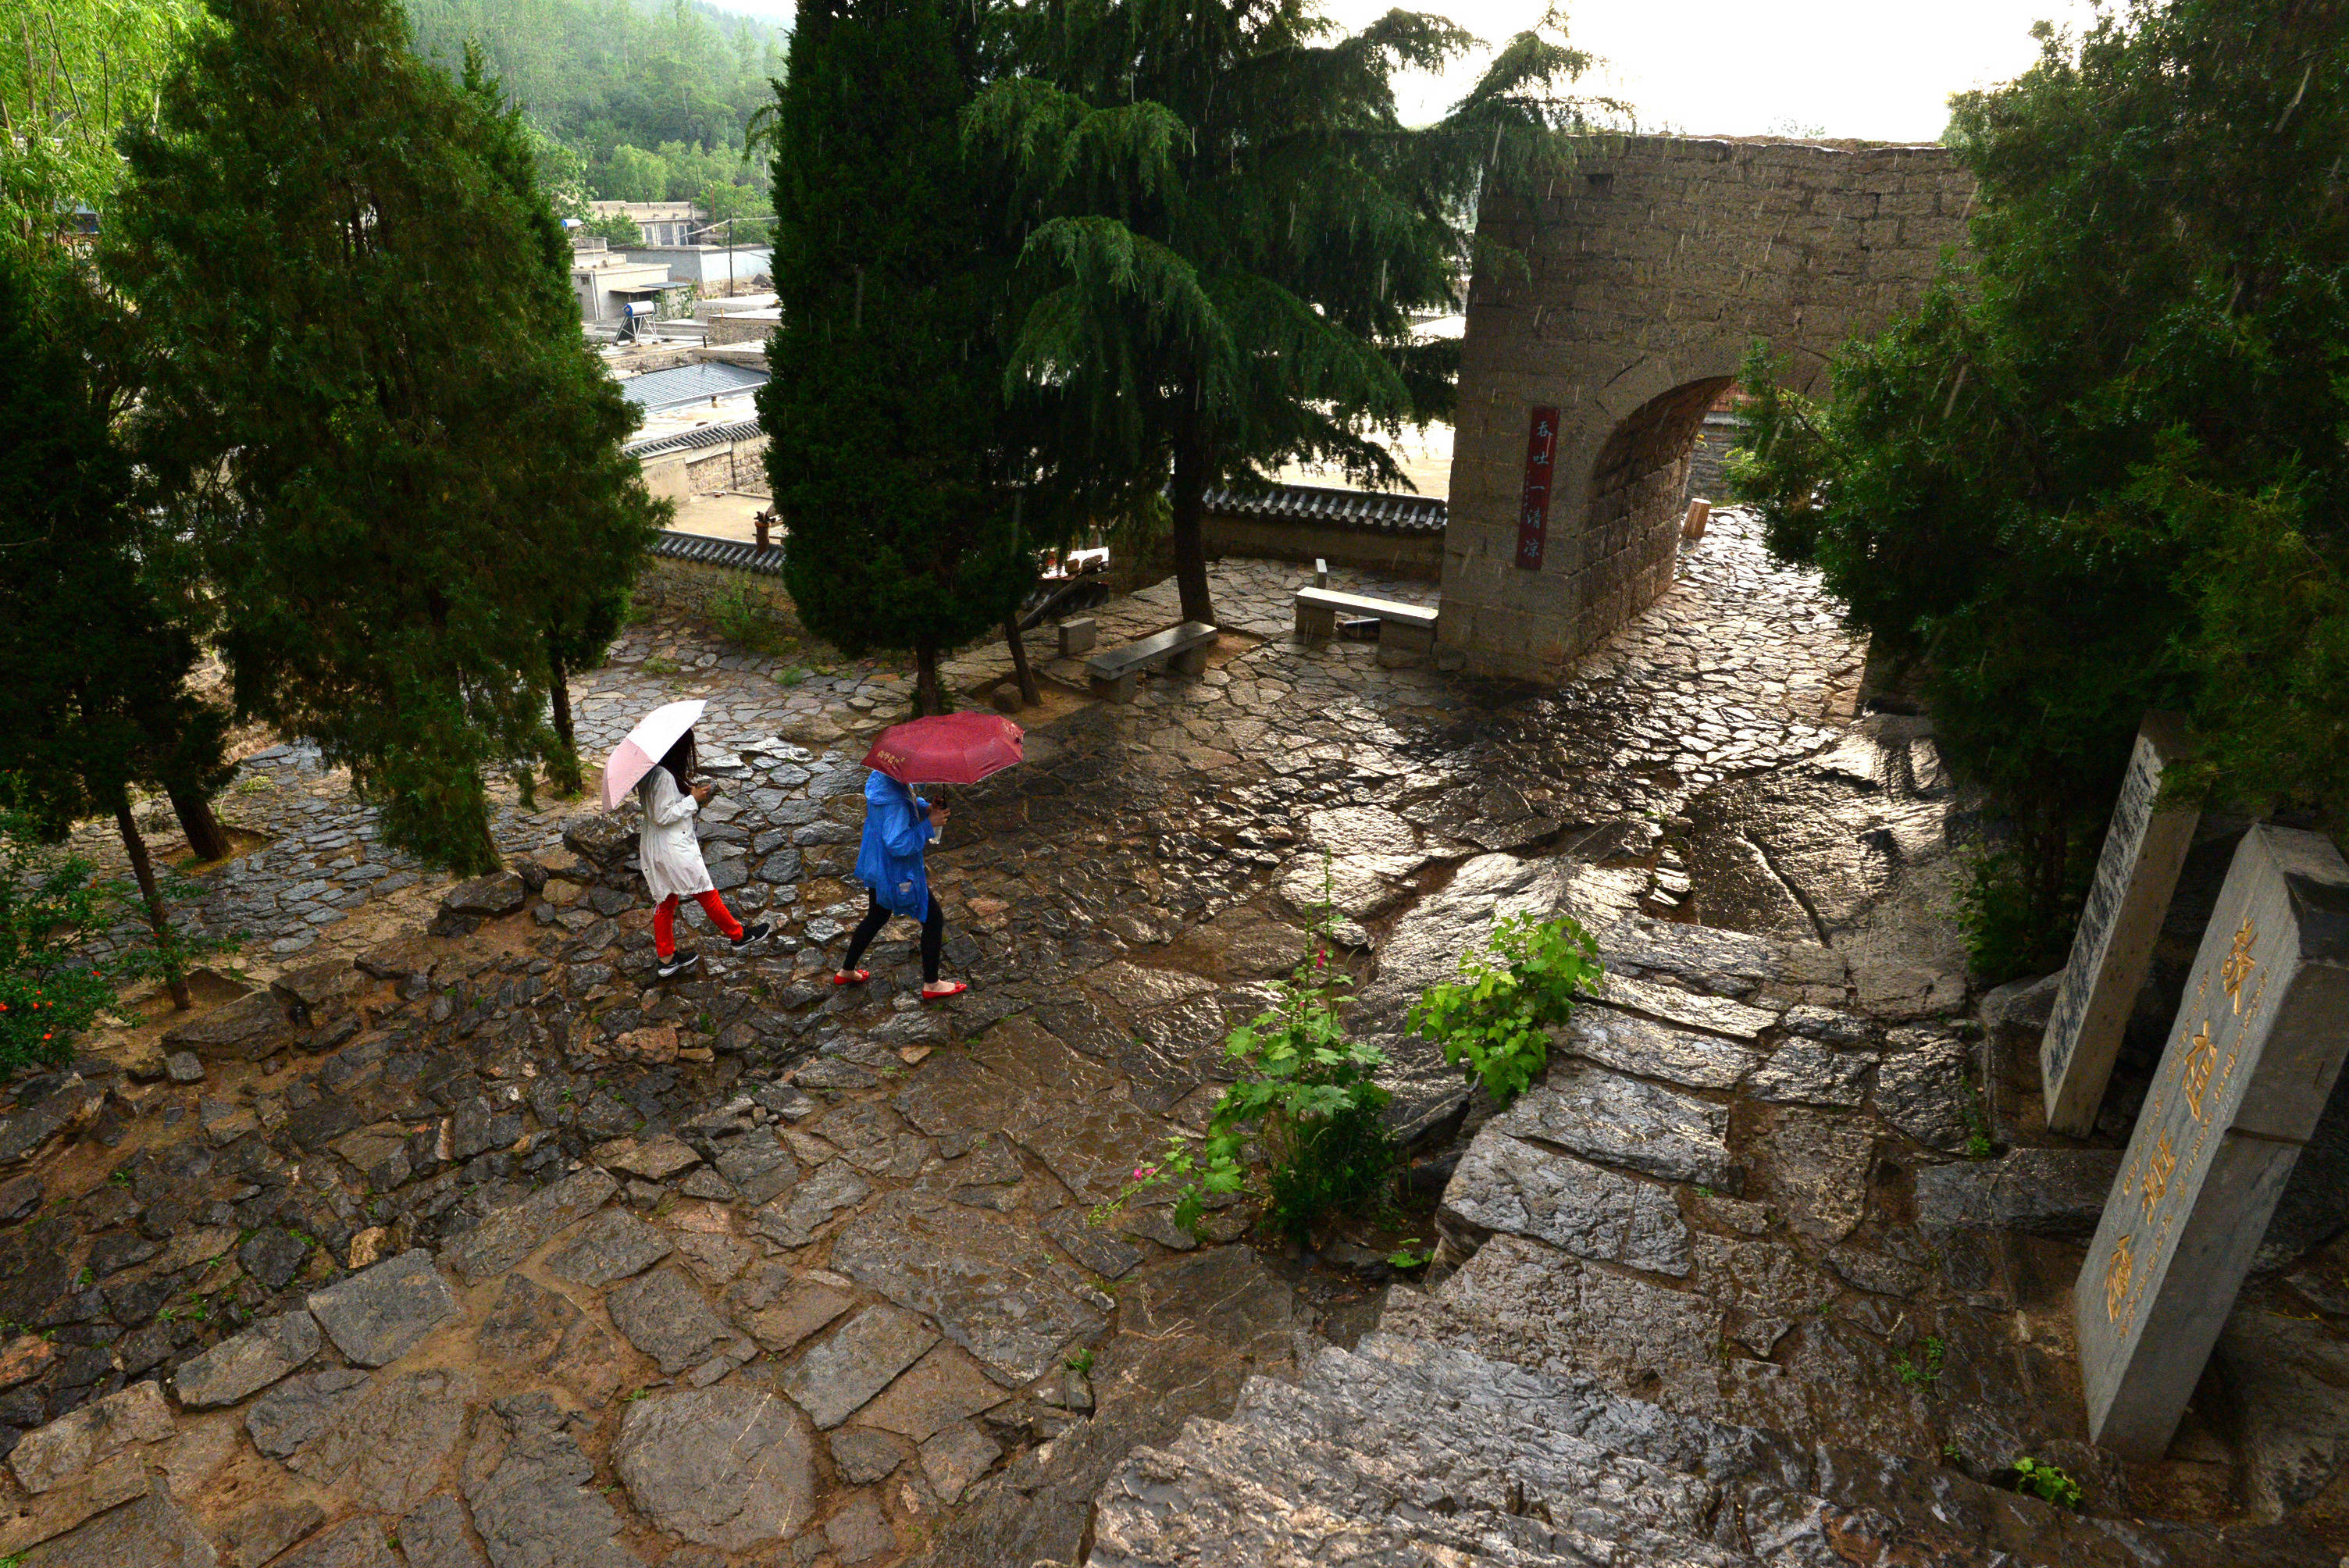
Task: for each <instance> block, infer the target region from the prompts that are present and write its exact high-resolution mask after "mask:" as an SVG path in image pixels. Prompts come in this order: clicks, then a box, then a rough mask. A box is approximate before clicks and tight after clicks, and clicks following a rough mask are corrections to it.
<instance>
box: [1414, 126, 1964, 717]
mask: <svg viewBox="0 0 2349 1568" xmlns="http://www.w3.org/2000/svg"><path fill="white" fill-rule="evenodd" d="M1972 196H1973V181H1972V178H1971V176H1970V175H1968V174H1967V173H1966V172H1965V170H1963V169H1962V168H1961V167H1960V166H1959V164H1958V162H1957V160H1956V159H1955V158H1954V157H1953V156H1952V155H1951V153H1950V151H1949V150H1947V149H1945V148H1940V147H1932V146H1927V147H1892V146H1878V145H1873V144H1868V143H1857V142H1837V143H1825V144H1816V145H1814V144H1802V143H1785V142H1769V141H1738V140H1682V139H1671V138H1662V137H1637V138H1632V139H1630V140H1628V141H1626V142H1623V143H1621V144H1620V145H1619V149H1618V150H1615V151H1613V152H1610V153H1609V154H1608V155H1606V156H1604V157H1601V158H1598V159H1594V160H1588V161H1586V162H1584V163H1583V164H1582V165H1580V166H1579V167H1578V168H1577V169H1576V170H1574V171H1573V172H1572V173H1571V174H1568V175H1565V176H1561V177H1560V178H1559V179H1557V181H1554V182H1553V183H1552V184H1551V185H1550V187H1549V188H1548V189H1547V190H1545V191H1539V192H1535V193H1528V194H1526V195H1525V196H1521V197H1515V198H1512V197H1507V196H1500V197H1490V198H1488V199H1487V200H1486V201H1485V211H1484V215H1483V218H1482V221H1481V222H1480V223H1479V226H1478V232H1479V233H1480V235H1482V236H1483V237H1485V238H1486V239H1488V240H1492V241H1496V242H1499V244H1500V245H1502V246H1506V248H1507V250H1508V252H1510V253H1513V255H1511V256H1509V257H1505V258H1504V259H1503V260H1502V261H1501V262H1500V263H1495V264H1485V265H1480V266H1479V267H1478V269H1477V273H1476V276H1475V280H1474V282H1473V283H1472V284H1471V287H1470V291H1469V303H1468V322H1467V335H1466V339H1465V341H1464V344H1463V346H1462V351H1461V367H1460V409H1459V418H1458V435H1457V440H1456V443H1455V446H1454V453H1453V463H1452V497H1451V503H1452V504H1451V516H1450V521H1449V522H1448V524H1447V527H1446V529H1445V534H1444V614H1443V619H1442V622H1441V624H1440V636H1441V645H1440V655H1441V656H1442V659H1443V662H1444V664H1445V665H1453V666H1458V667H1464V668H1467V669H1470V670H1473V671H1475V672H1477V673H1480V674H1485V675H1496V676H1519V677H1522V678H1525V679H1529V680H1539V681H1554V680H1557V678H1559V677H1560V676H1563V675H1564V674H1565V673H1566V671H1567V668H1568V665H1570V663H1571V662H1572V661H1573V660H1574V659H1575V658H1576V657H1577V656H1578V655H1580V654H1582V653H1584V652H1586V651H1587V650H1588V649H1589V648H1590V647H1592V646H1593V645H1596V644H1597V643H1598V642H1599V640H1600V639H1601V638H1603V637H1605V636H1606V635H1607V634H1609V632H1612V631H1613V630H1615V628H1617V627H1618V626H1620V625H1621V624H1623V623H1624V622H1625V621H1627V620H1629V619H1630V617H1631V616H1633V615H1634V614H1638V613H1639V612H1640V610H1641V609H1642V608H1644V607H1645V606H1646V605H1647V604H1649V603H1651V602H1652V601H1653V600H1654V599H1655V598H1656V597H1657V595H1659V594H1660V593H1662V592H1663V591H1664V589H1665V588H1666V587H1668V586H1669V585H1670V584H1671V573H1672V564H1673V561H1674V559H1675V557H1676V554H1677V552H1678V547H1679V539H1680V522H1681V510H1682V508H1681V500H1682V485H1683V484H1684V482H1685V480H1686V477H1687V472H1688V454H1689V449H1690V447H1691V445H1692V442H1693V441H1694V439H1695V436H1696V433H1697V430H1698V428H1699V426H1700V425H1701V424H1702V421H1703V418H1704V413H1705V409H1706V408H1707V407H1709V406H1710V405H1711V404H1712V403H1713V400H1714V399H1715V398H1716V397H1719V396H1720V394H1721V393H1722V391H1723V389H1724V388H1726V387H1728V386H1729V384H1730V381H1731V379H1732V378H1733V377H1734V376H1735V375H1736V373H1737V367H1738V363H1739V361H1740V360H1741V359H1742V358H1743V357H1744V354H1745V350H1746V346H1748V345H1749V344H1751V343H1752V342H1753V341H1754V339H1755V338H1756V337H1764V338H1767V339H1769V340H1770V342H1771V344H1772V345H1773V346H1774V347H1775V349H1776V350H1777V352H1779V353H1780V354H1782V355H1783V354H1791V355H1792V356H1794V359H1795V380H1796V382H1797V383H1798V384H1800V385H1802V386H1804V387H1810V388H1816V386H1817V385H1818V384H1819V383H1821V382H1822V381H1823V380H1824V372H1825V369H1826V363H1827V360H1828V359H1829V357H1830V356H1832V355H1833V354H1834V353H1835V352H1836V349H1837V346H1839V345H1841V344H1842V343H1843V342H1844V341H1845V340H1846V339H1847V338H1848V337H1851V336H1852V335H1855V334H1859V333H1868V332H1874V331H1876V330H1878V329H1879V328H1881V327H1883V326H1884V325H1887V324H1888V323H1889V322H1890V321H1891V320H1892V319H1893V317H1895V316H1896V315H1899V314H1900V313H1901V312H1903V311H1905V310H1907V309H1909V307H1911V306H1913V305H1914V304H1916V303H1917V301H1918V299H1919V298H1920V296H1921V294H1923V292H1924V290H1925V287H1926V285H1927V284H1929V283H1930V281H1931V279H1932V276H1933V273H1934V270H1935V267H1936V264H1937V263H1938V261H1939V258H1940V253H1941V252H1942V250H1943V249H1944V248H1946V247H1951V246H1957V245H1960V244H1961V243H1962V242H1963V241H1964V237H1965V223H1964V219H1965V213H1966V211H1967V209H1968V207H1969V206H1970V205H1971V201H1972Z"/></svg>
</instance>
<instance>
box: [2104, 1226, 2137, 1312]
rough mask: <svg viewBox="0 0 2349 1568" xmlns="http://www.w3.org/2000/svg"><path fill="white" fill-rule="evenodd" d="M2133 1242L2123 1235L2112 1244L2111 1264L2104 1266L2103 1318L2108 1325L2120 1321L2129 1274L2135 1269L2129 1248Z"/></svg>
mask: <svg viewBox="0 0 2349 1568" xmlns="http://www.w3.org/2000/svg"><path fill="white" fill-rule="evenodd" d="M2135 1240H2136V1238H2135V1237H2134V1236H2130V1235H2128V1234H2126V1233H2124V1234H2123V1235H2122V1237H2121V1239H2120V1240H2119V1241H2117V1242H2115V1243H2113V1258H2112V1262H2110V1263H2108V1264H2106V1265H2105V1318H2106V1321H2107V1322H2110V1323H2118V1322H2119V1321H2120V1320H2121V1307H2122V1305H2124V1304H2125V1303H2127V1300H2128V1288H2129V1273H2130V1271H2131V1270H2132V1269H2133V1268H2134V1267H2135V1262H2134V1260H2133V1259H2132V1258H2131V1257H2130V1255H2129V1247H2130V1244H2131V1243H2133V1242H2134V1241H2135Z"/></svg>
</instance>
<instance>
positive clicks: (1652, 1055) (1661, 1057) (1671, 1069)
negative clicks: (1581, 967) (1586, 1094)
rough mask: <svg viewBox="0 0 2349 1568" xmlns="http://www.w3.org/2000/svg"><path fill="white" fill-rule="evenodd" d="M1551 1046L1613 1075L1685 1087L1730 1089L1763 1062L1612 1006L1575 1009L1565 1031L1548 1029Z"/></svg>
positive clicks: (1710, 1037) (1756, 1055)
mask: <svg viewBox="0 0 2349 1568" xmlns="http://www.w3.org/2000/svg"><path fill="white" fill-rule="evenodd" d="M1550 1042H1551V1047H1552V1049H1554V1050H1556V1051H1557V1053H1558V1054H1560V1055H1561V1056H1574V1057H1587V1058H1588V1059H1589V1060H1591V1061H1594V1062H1597V1063H1599V1065H1600V1066H1601V1067H1608V1068H1614V1069H1615V1070H1616V1071H1617V1072H1621V1073H1629V1074H1631V1075H1632V1076H1634V1077H1637V1078H1661V1079H1662V1080H1663V1081H1664V1082H1666V1083H1671V1084H1678V1085H1680V1086H1681V1087H1682V1088H1706V1089H1728V1088H1735V1087H1736V1086H1737V1084H1738V1082H1739V1081H1740V1080H1741V1079H1743V1078H1744V1077H1745V1075H1746V1074H1747V1073H1749V1072H1751V1071H1753V1070H1754V1068H1755V1066H1757V1065H1758V1064H1759V1063H1760V1062H1761V1060H1762V1053H1761V1052H1759V1051H1754V1050H1749V1049H1747V1048H1746V1047H1743V1046H1739V1045H1736V1044H1733V1043H1732V1042H1731V1041H1728V1040H1724V1039H1722V1038H1721V1037H1718V1036H1715V1035H1701V1034H1696V1033H1693V1032H1692V1031H1689V1030H1686V1029H1675V1028H1672V1027H1671V1026H1669V1025H1664V1024H1659V1023H1657V1022H1655V1021H1654V1020H1652V1019H1650V1018H1642V1017H1640V1016H1638V1015H1636V1014H1632V1013H1619V1012H1617V1011H1616V1010H1615V1009H1614V1008H1612V1007H1597V1006H1586V1007H1577V1008H1576V1009H1575V1010H1574V1016H1572V1017H1570V1018H1568V1020H1567V1022H1566V1025H1565V1026H1564V1027H1562V1028H1557V1029H1552V1030H1551V1031H1550Z"/></svg>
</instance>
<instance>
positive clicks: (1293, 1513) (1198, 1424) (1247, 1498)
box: [1086, 1352, 1759, 1568]
mask: <svg viewBox="0 0 2349 1568" xmlns="http://www.w3.org/2000/svg"><path fill="white" fill-rule="evenodd" d="M1337 1354H1340V1355H1343V1354H1344V1352H1337ZM1463 1447H1464V1445H1463V1446H1462V1447H1455V1446H1454V1445H1453V1444H1451V1443H1449V1442H1447V1441H1446V1440H1445V1439H1443V1438H1435V1439H1433V1440H1430V1434H1429V1433H1428V1432H1427V1431H1426V1430H1425V1429H1412V1428H1410V1427H1407V1426H1398V1425H1396V1424H1394V1423H1392V1421H1391V1420H1390V1419H1389V1418H1386V1417H1385V1416H1382V1415H1379V1414H1376V1413H1374V1412H1372V1411H1371V1410H1369V1409H1366V1408H1362V1407H1361V1406H1356V1405H1350V1404H1349V1403H1348V1402H1347V1401H1346V1400H1345V1399H1344V1398H1342V1397H1340V1396H1338V1395H1335V1394H1332V1393H1330V1392H1329V1391H1327V1390H1316V1389H1311V1388H1299V1387H1292V1386H1289V1385H1286V1384H1279V1383H1276V1382H1273V1381H1271V1380H1270V1379H1265V1378H1255V1379H1251V1380H1250V1382H1249V1383H1248V1385H1247V1388H1246V1390H1245V1392H1244V1393H1243V1395H1242V1398H1241V1408H1240V1411H1239V1412H1238V1414H1237V1417H1236V1418H1235V1419H1233V1420H1231V1421H1221V1422H1219V1421H1205V1420H1193V1421H1191V1422H1190V1423H1189V1424H1187V1425H1186V1426H1185V1428H1184V1429H1183V1433H1182V1435H1181V1436H1180V1437H1179V1438H1178V1439H1176V1440H1175V1441H1174V1444H1173V1445H1172V1446H1171V1447H1170V1448H1167V1449H1147V1448H1144V1449H1135V1450H1134V1451H1133V1453H1132V1454H1130V1455H1129V1456H1128V1457H1127V1459H1126V1460H1125V1462H1124V1463H1123V1465H1121V1466H1120V1467H1119V1469H1118V1470H1116V1471H1115V1472H1114V1473H1113V1474H1112V1476H1111V1477H1110V1480H1109V1482H1108V1484H1107V1485H1106V1486H1105V1487H1104V1488H1103V1489H1102V1492H1101V1494H1100V1496H1099V1497H1098V1498H1097V1500H1096V1502H1095V1509H1094V1516H1093V1545H1092V1553H1091V1555H1090V1556H1089V1557H1088V1558H1087V1559H1086V1561H1087V1563H1089V1564H1090V1565H1091V1568H1272V1565H1274V1564H1289V1563H1349V1564H1381V1565H1383V1564H1392V1565H1393V1568H1403V1565H1405V1564H1413V1565H1418V1564H1432V1563H1452V1564H1460V1565H1462V1568H1465V1565H1466V1564H1469V1563H1476V1564H1491V1565H1494V1568H1759V1563H1758V1560H1756V1559H1754V1558H1752V1557H1749V1556H1746V1555H1744V1554H1742V1553H1730V1552H1725V1551H1723V1550H1722V1549H1720V1548H1719V1547H1716V1546H1714V1545H1713V1544H1712V1543H1711V1542H1707V1541H1703V1540H1701V1539H1696V1538H1694V1537H1692V1535H1690V1534H1689V1533H1687V1532H1684V1531H1682V1530H1678V1529H1673V1528H1671V1524H1670V1522H1671V1521H1672V1520H1673V1519H1674V1517H1675V1516H1683V1522H1692V1523H1695V1524H1696V1525H1697V1526H1698V1527H1699V1528H1702V1514H1703V1513H1704V1512H1706V1511H1709V1502H1708V1496H1709V1489H1707V1488H1705V1487H1704V1486H1703V1485H1702V1483H1697V1482H1692V1479H1691V1478H1686V1477H1681V1478H1671V1477H1668V1476H1667V1475H1666V1474H1665V1473H1664V1472H1662V1471H1661V1470H1656V1469H1655V1468H1654V1467H1651V1466H1647V1465H1644V1464H1641V1463H1640V1462H1639V1461H1626V1460H1609V1457H1608V1456H1606V1455H1604V1454H1600V1453H1599V1452H1598V1451H1597V1450H1595V1449H1588V1448H1587V1447H1578V1448H1568V1447H1567V1446H1565V1445H1560V1446H1559V1447H1557V1449H1555V1450H1554V1451H1552V1452H1550V1453H1548V1454H1547V1455H1546V1456H1543V1457H1544V1458H1546V1459H1547V1464H1536V1463H1531V1462H1523V1463H1518V1464H1516V1465H1514V1466H1508V1465H1504V1466H1502V1467H1500V1468H1495V1465H1494V1463H1493V1462H1492V1461H1493V1460H1494V1459H1495V1456H1493V1455H1490V1454H1484V1455H1479V1454H1475V1453H1474V1452H1468V1451H1462V1448H1463ZM1528 1457H1529V1458H1530V1456H1528ZM1577 1466H1582V1467H1586V1468H1584V1469H1583V1470H1582V1473H1580V1474H1579V1475H1577V1474H1575V1473H1574V1472H1575V1470H1576V1467H1577ZM1651 1488H1652V1489H1653V1490H1652V1491H1650V1490H1649V1489H1651ZM1691 1514H1693V1515H1695V1516H1697V1517H1695V1518H1692V1519H1689V1518H1685V1516H1688V1515H1691ZM1657 1521H1664V1522H1661V1523H1660V1522H1657Z"/></svg>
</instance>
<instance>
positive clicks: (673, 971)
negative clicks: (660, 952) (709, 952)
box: [653, 953, 701, 980]
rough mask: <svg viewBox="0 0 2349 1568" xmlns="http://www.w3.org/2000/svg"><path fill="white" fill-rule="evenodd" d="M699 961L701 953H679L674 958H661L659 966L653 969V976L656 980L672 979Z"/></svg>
mask: <svg viewBox="0 0 2349 1568" xmlns="http://www.w3.org/2000/svg"><path fill="white" fill-rule="evenodd" d="M700 962H701V954H698V953H680V954H678V955H677V956H676V957H674V958H669V959H665V960H663V961H662V963H661V965H660V967H659V968H657V969H655V970H654V971H653V977H654V978H655V979H657V980H674V979H676V978H677V977H678V975H682V974H684V973H685V972H686V971H687V970H688V969H690V968H692V967H693V966H694V965H697V964H698V963H700Z"/></svg>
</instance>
